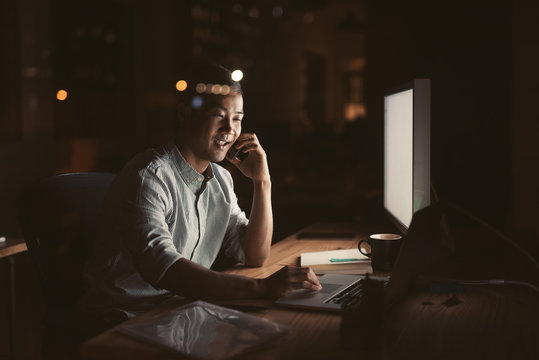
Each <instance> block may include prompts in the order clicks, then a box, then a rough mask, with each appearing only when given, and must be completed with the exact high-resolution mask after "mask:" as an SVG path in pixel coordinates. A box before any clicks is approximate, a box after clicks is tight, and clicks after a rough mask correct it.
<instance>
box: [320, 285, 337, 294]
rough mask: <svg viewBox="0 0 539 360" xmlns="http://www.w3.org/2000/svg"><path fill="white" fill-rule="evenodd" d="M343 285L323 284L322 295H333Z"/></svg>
mask: <svg viewBox="0 0 539 360" xmlns="http://www.w3.org/2000/svg"><path fill="white" fill-rule="evenodd" d="M341 286H342V284H331V283H322V293H323V294H331V293H332V292H334V291H335V290H337V289H338V288H340V287H341Z"/></svg>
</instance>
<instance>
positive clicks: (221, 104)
mask: <svg viewBox="0 0 539 360" xmlns="http://www.w3.org/2000/svg"><path fill="white" fill-rule="evenodd" d="M235 98H236V99H238V100H239V103H237V101H238V100H236V99H235ZM231 106H232V108H231ZM203 107H204V108H206V109H208V110H209V109H214V108H218V109H222V110H226V111H231V110H233V111H235V112H238V113H243V101H242V96H241V94H237V95H236V96H234V95H226V96H223V95H218V96H215V95H214V96H211V95H210V96H207V97H206V98H205V99H204V104H203Z"/></svg>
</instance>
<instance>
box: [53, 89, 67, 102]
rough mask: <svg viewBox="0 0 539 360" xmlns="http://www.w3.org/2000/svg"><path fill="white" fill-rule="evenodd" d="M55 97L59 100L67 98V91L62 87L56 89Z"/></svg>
mask: <svg viewBox="0 0 539 360" xmlns="http://www.w3.org/2000/svg"><path fill="white" fill-rule="evenodd" d="M56 99H58V100H60V101H64V100H65V99H67V91H65V90H64V89H60V90H58V92H57V93H56Z"/></svg>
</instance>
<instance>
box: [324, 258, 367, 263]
mask: <svg viewBox="0 0 539 360" xmlns="http://www.w3.org/2000/svg"><path fill="white" fill-rule="evenodd" d="M359 260H360V259H356V258H350V259H335V258H331V259H329V262H347V261H359Z"/></svg>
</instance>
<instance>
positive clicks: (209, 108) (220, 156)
mask: <svg viewBox="0 0 539 360" xmlns="http://www.w3.org/2000/svg"><path fill="white" fill-rule="evenodd" d="M242 119H243V97H242V95H241V94H239V93H232V94H230V95H226V96H224V95H211V96H207V97H206V98H205V99H204V104H203V105H202V107H201V108H200V109H199V110H196V111H194V112H193V116H192V117H191V119H190V126H189V127H190V130H191V131H190V138H189V140H188V141H189V148H190V150H191V152H192V153H193V155H194V156H195V157H196V159H193V160H195V161H202V162H204V161H212V162H220V161H222V160H224V158H225V155H226V152H227V151H228V149H229V148H230V147H231V146H232V144H233V143H234V142H235V141H236V139H237V138H238V136H239V135H240V133H241V122H242Z"/></svg>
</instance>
